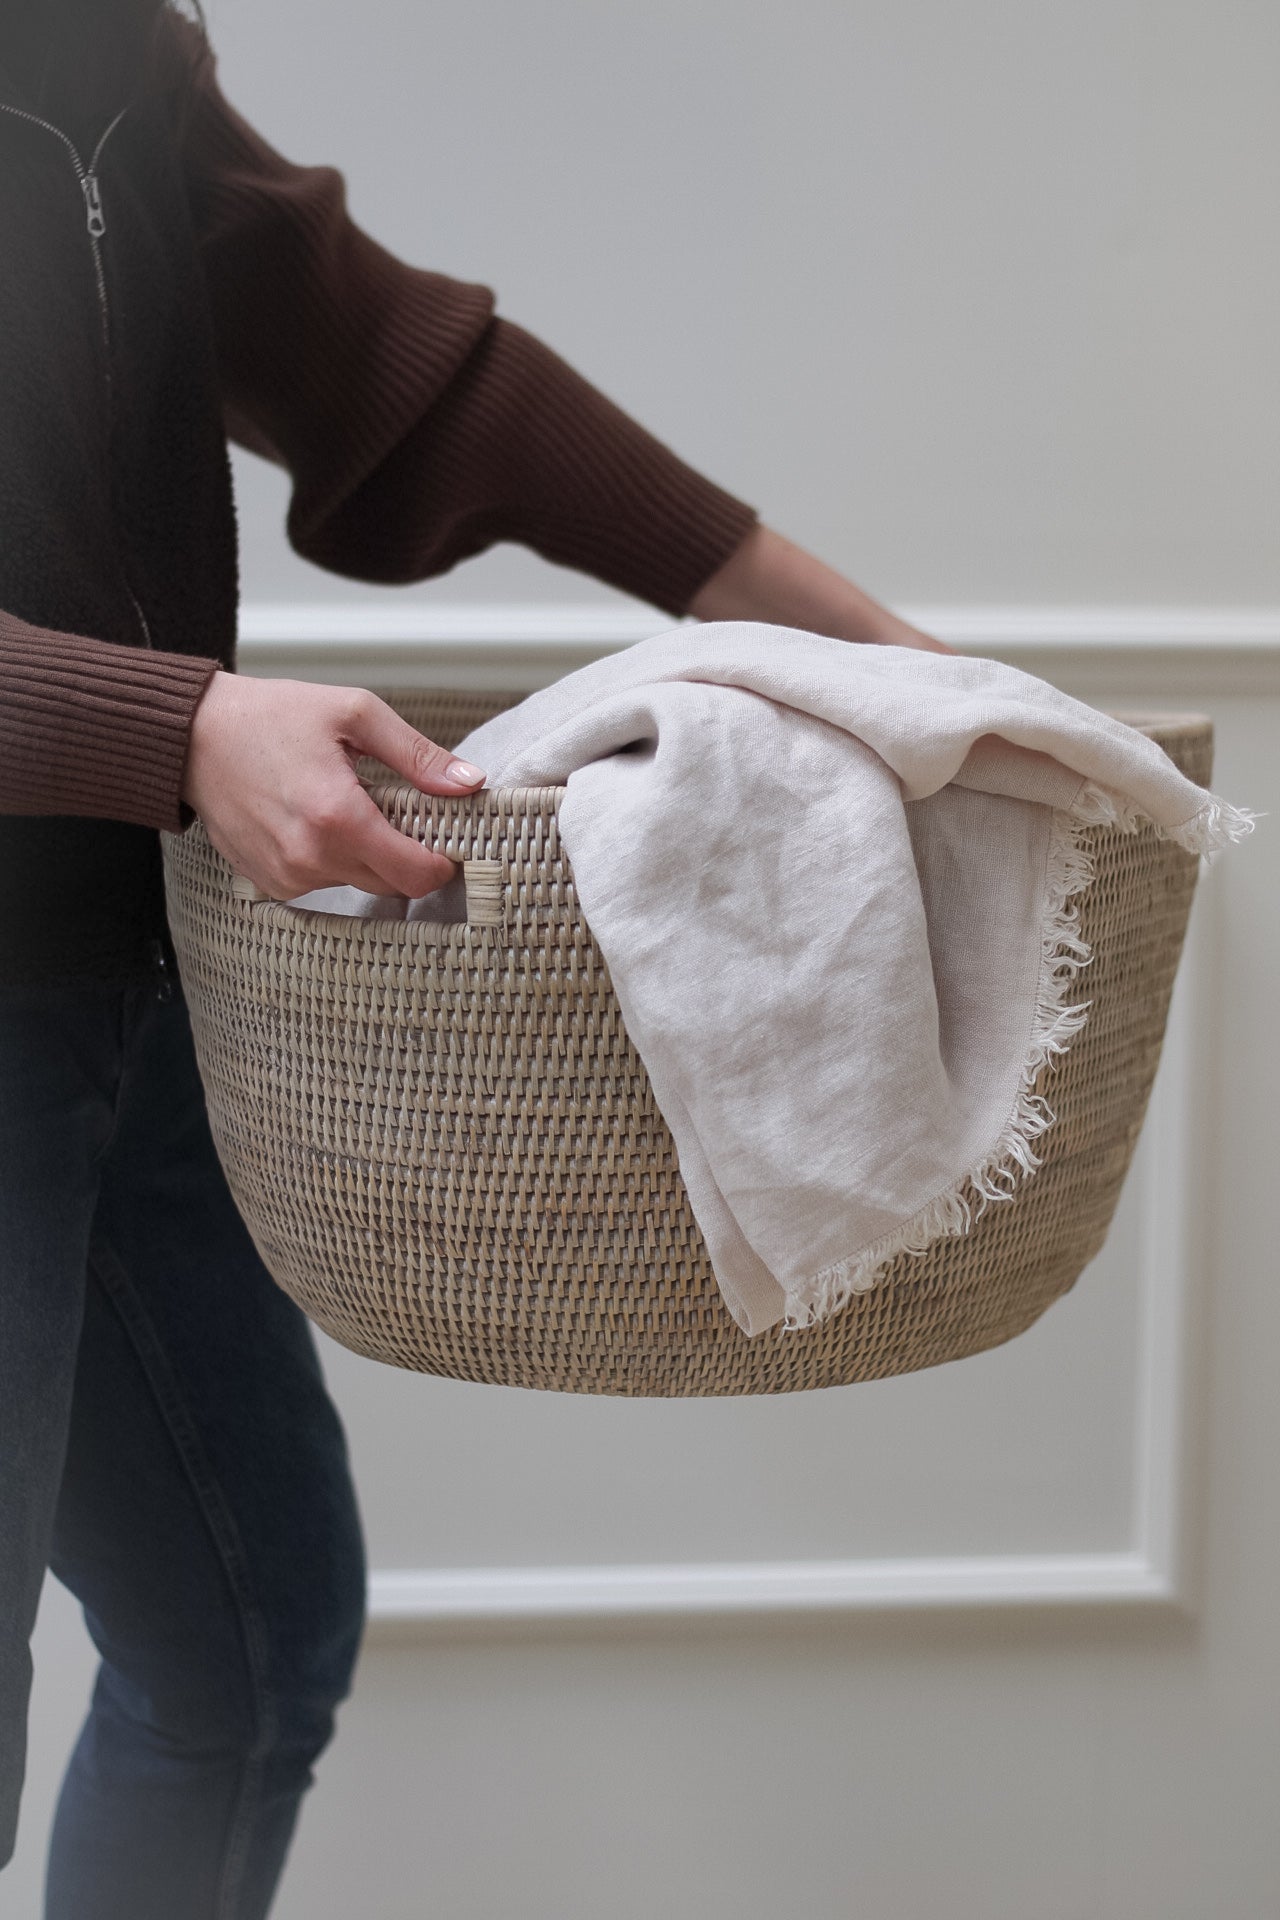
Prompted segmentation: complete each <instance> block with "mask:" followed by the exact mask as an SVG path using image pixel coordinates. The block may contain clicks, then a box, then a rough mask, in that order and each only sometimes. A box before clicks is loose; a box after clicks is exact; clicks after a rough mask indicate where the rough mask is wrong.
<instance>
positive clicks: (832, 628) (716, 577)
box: [689, 526, 952, 653]
mask: <svg viewBox="0 0 1280 1920" xmlns="http://www.w3.org/2000/svg"><path fill="white" fill-rule="evenodd" d="M689 612H690V613H691V614H693V616H694V618H695V619H698V620H762V621H766V622H768V623H769V624H770V625H773V626H780V627H799V628H802V629H803V630H804V631H806V632H809V633H826V634H830V635H831V636H832V638H833V639H836V640H850V641H855V642H859V643H861V644H863V645H871V646H897V647H916V648H921V649H924V650H925V651H928V652H936V653H950V652H951V651H952V649H951V648H950V647H947V646H944V645H943V643H942V642H941V641H940V640H934V639H932V638H931V637H930V636H929V635H928V634H925V633H921V632H920V631H919V629H918V628H916V627H913V626H911V625H909V624H908V622H907V621H905V620H900V619H899V618H898V616H897V614H895V613H892V612H890V610H889V608H888V607H883V606H881V605H880V603H879V601H877V600H873V599H872V598H871V597H870V595H869V594H866V593H864V592H863V591H862V589H861V588H860V587H857V586H855V585H854V583H853V581H852V580H847V579H846V578H845V577H844V575H843V574H840V573H837V572H836V571H835V569H834V568H833V567H829V566H827V565H826V563H825V562H824V561H822V560H819V559H818V558H817V557H816V555H814V554H812V553H806V552H805V550H804V548H803V547H798V546H796V545H795V543H794V542H793V541H791V540H787V539H784V538H783V536H782V535H781V534H780V533H775V532H774V530H773V528H772V527H766V526H755V527H753V528H752V530H751V532H750V533H749V534H748V535H747V537H746V539H745V540H744V541H742V543H741V545H740V546H738V547H737V548H736V549H735V551H734V552H733V553H732V554H731V555H730V556H729V558H728V560H726V561H725V563H724V565H723V566H722V567H720V568H719V569H718V571H717V572H715V573H714V574H712V576H711V578H710V580H708V581H707V582H706V583H705V585H704V586H703V587H702V588H701V589H700V590H699V591H698V593H696V594H695V595H694V598H693V600H692V601H691V602H690V606H689Z"/></svg>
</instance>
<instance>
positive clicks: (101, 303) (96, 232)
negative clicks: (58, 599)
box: [0, 101, 154, 647]
mask: <svg viewBox="0 0 1280 1920" xmlns="http://www.w3.org/2000/svg"><path fill="white" fill-rule="evenodd" d="M128 111H129V109H128V107H127V106H126V107H121V109H120V111H119V113H118V114H117V115H116V117H115V119H114V120H113V121H112V122H111V124H110V125H109V126H108V127H107V128H106V130H105V132H104V133H103V135H102V137H101V139H100V140H99V141H98V144H97V146H96V147H95V148H94V150H93V157H92V158H91V160H90V161H89V164H88V166H87V167H86V166H85V164H84V161H83V160H82V159H81V158H80V152H79V149H78V148H77V147H76V145H75V142H74V141H72V140H70V139H68V137H67V135H66V134H65V133H64V132H63V131H62V129H61V127H55V126H54V124H53V122H52V121H51V120H42V119H41V117H40V115H39V114H37V113H28V112H27V111H26V109H25V108H24V107H12V106H9V105H8V104H7V103H6V102H4V101H0V113H10V114H12V115H13V116H14V118H15V119H16V120H28V121H30V123H31V125H32V126H33V127H43V128H44V130H45V132H46V133H51V134H52V135H53V137H54V139H55V140H60V141H61V142H62V144H63V146H64V147H65V148H66V150H67V152H68V153H69V154H70V155H71V164H72V166H73V167H74V168H75V170H76V179H77V180H78V181H79V182H80V192H81V194H82V195H83V196H84V208H85V226H86V228H87V230H88V234H89V247H90V250H91V252H92V254H93V274H94V282H95V284H96V286H97V289H98V316H99V320H100V322H101V326H102V364H103V372H104V376H105V379H106V385H107V403H108V412H109V416H113V415H114V405H115V381H114V378H113V375H112V371H111V308H110V304H109V302H108V300H107V276H106V273H105V272H104V270H103V265H102V237H103V235H104V234H105V233H106V231H107V222H106V217H105V215H104V213H103V211H102V188H101V185H100V183H99V180H98V162H99V161H100V160H101V158H102V149H103V148H104V147H105V146H106V144H107V141H108V140H109V139H110V138H111V136H112V134H113V133H114V132H115V130H116V128H117V127H118V126H119V125H120V122H121V121H122V120H123V119H124V117H125V115H126V113H128ZM120 573H121V578H122V579H123V580H124V589H125V592H126V593H127V594H128V596H129V599H130V600H131V601H132V603H133V610H134V612H135V614H136V615H137V617H138V625H139V627H140V628H141V630H142V640H143V644H144V646H148V647H149V646H152V645H153V644H154V642H153V641H152V638H151V629H150V627H149V626H148V625H147V616H146V614H145V613H144V612H143V611H142V608H141V607H140V606H139V604H138V597H137V595H136V594H135V593H134V591H133V588H132V586H131V585H130V583H129V577H128V574H127V573H126V572H125V566H124V561H123V559H122V560H121V562H120Z"/></svg>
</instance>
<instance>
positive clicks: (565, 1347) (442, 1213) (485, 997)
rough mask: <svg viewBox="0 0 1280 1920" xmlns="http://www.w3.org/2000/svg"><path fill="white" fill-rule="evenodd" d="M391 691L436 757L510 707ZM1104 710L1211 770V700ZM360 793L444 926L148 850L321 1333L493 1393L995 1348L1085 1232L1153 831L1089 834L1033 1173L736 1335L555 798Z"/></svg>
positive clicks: (1148, 1002) (1174, 895)
mask: <svg viewBox="0 0 1280 1920" xmlns="http://www.w3.org/2000/svg"><path fill="white" fill-rule="evenodd" d="M387 697H388V698H389V699H390V700H391V702H392V704H394V705H395V706H396V707H397V708H398V709H399V710H400V711H401V712H402V713H403V714H404V715H405V716H406V717H407V718H408V719H410V720H411V721H412V722H413V724H414V725H415V726H417V727H418V728H419V729H420V730H421V731H422V732H424V733H426V734H428V735H429V736H431V737H432V738H433V739H436V740H439V741H440V742H441V743H442V744H444V745H447V746H452V745H454V744H456V743H457V741H458V740H460V739H461V738H462V736H463V735H464V734H465V733H466V732H467V731H469V730H470V728H472V727H473V726H475V725H477V724H478V723H479V722H480V721H481V720H483V719H485V718H487V717H489V715H491V714H492V713H495V712H497V711H499V710H500V709H501V708H503V707H505V706H508V705H510V704H511V702H512V701H513V700H514V699H516V698H518V697H519V696H518V695H507V696H503V695H497V694H490V695H479V694H477V695H474V696H473V695H461V694H456V693H455V694H440V693H429V692H414V693H396V694H391V695H388V696H387ZM1125 717H1126V718H1128V719H1130V720H1131V721H1132V722H1133V724H1135V725H1140V726H1141V727H1142V729H1143V731H1145V732H1147V733H1149V734H1150V735H1151V736H1152V737H1153V738H1155V739H1156V740H1158V741H1159V742H1160V744H1161V745H1162V746H1163V747H1164V748H1165V750H1166V752H1168V753H1169V754H1170V756H1171V757H1172V758H1173V760H1174V761H1175V762H1176V763H1177V765H1178V766H1179V767H1180V768H1181V769H1182V770H1183V772H1185V773H1186V774H1188V775H1189V776H1190V778H1191V779H1193V780H1195V781H1197V782H1199V783H1201V784H1207V783H1208V779H1209V774H1210V766H1211V758H1212V729H1211V727H1210V725H1209V722H1208V721H1207V720H1204V719H1202V718H1200V717H1198V716H1181V715H1176V716H1169V717H1164V716H1161V717H1158V718H1143V719H1139V718H1136V717H1134V716H1125ZM366 771H372V769H366ZM375 791H376V793H377V795H378V798H379V802H380V804H381V806H382V808H383V810H384V812H385V813H386V815H387V817H388V818H389V819H391V820H393V821H394V822H395V823H396V824H397V825H398V826H400V827H401V828H402V829H404V830H405V831H407V832H412V833H415V834H417V835H419V836H420V837H429V838H430V839H431V841H432V842H433V843H434V844H435V845H437V846H439V847H440V848H441V849H442V850H443V851H444V852H446V853H448V854H449V855H450V857H451V858H453V859H455V860H459V861H462V862H464V863H465V874H466V896H467V897H466V912H467V919H466V921H465V922H463V923H461V924H441V925H432V924H416V923H414V924H407V923H401V922H385V923H379V922H371V921H365V920H354V919H346V918H341V917H339V916H337V915H331V914H314V913H307V912H302V911H299V910H297V909H294V908H291V907H288V906H285V905H282V904H279V903H276V902H262V901H257V902H254V901H253V900H251V899H247V898H245V897H243V889H242V888H240V887H238V886H237V884H236V883H234V882H233V876H232V874H231V872H230V869H229V868H228V867H227V865H226V864H225V862H224V861H223V860H222V859H221V858H220V856H219V855H218V854H216V853H215V852H214V851H213V849H212V848H211V846H210V845H209V842H208V840H207V839H206V838H205V837H204V835H203V833H202V831H201V830H200V828H199V826H198V825H197V826H196V827H193V828H192V830H191V831H190V832H189V833H188V834H186V835H185V836H183V837H182V838H181V839H175V838H166V845H165V862H166V871H167V879H168V890H169V915H170V921H171V924H172V928H173V936H174V943H175V946H176V949H177V953H178V959H179V965H180V968H181V973H182V979H183V982H184V986H185V989H186V994H187V998H188V1001H189V1004H190V1008H191V1016H192V1024H193V1028H194V1033H195V1043H196V1051H197V1055H198V1058H199V1062H200V1070H201V1074H202V1077H203V1080H204V1085H205V1089H206V1093H207V1096H208V1103H209V1115H210V1120H211V1123H212V1127H213V1134H214V1138H215V1141H216V1142H217V1147H218V1152H219V1154H220V1156H221V1159H222V1163H223V1166H224V1167H225V1169H226V1173H227V1177H228V1180H229V1181H230V1184H231V1189H232V1192H233V1193H234V1195H235V1198H236V1201H237V1204H238V1205H239V1207H240V1210H241V1212H242V1213H243V1215H244V1217H245V1220H246V1221H247V1223H248V1225H249V1229H250V1231H251V1233H252V1234H253V1237H254V1240H255V1242H256V1243H257V1246H258V1248H259V1249H260V1251H261V1253H262V1256H263V1259H264V1260H265V1261H266V1264H267V1266H268V1267H269V1268H270V1270H271V1272H272V1273H273V1274H274V1276H275V1278H276V1279H277V1281H278V1282H279V1283H280V1285H281V1286H282V1287H284V1288H285V1289H286V1290H287V1291H288V1292H289V1293H290V1294H291V1295H292V1296H293V1297H294V1298H295V1299H296V1300H297V1301H298V1302H299V1304H300V1305H301V1306H302V1307H303V1308H304V1309H305V1311H306V1312H307V1313H308V1314H309V1315H310V1316H311V1318H312V1319H313V1320H315V1321H316V1322H317V1323H318V1324H319V1325H320V1326H321V1327H323V1328H324V1329H325V1331H326V1332H327V1333H329V1334H331V1335H332V1336H333V1337H334V1339H336V1340H339V1341H341V1342H343V1344H344V1345H346V1346H348V1347H352V1348H354V1349H355V1350H356V1351H357V1352H358V1353H363V1354H367V1355H370V1356H371V1357H372V1358H374V1359H377V1360H384V1361H388V1362H390V1363H391V1364H393V1365H395V1366H400V1367H410V1368H416V1369H418V1370H420V1371H422V1372H425V1373H436V1374H445V1375H450V1376H453V1377H455V1378H461V1379H465V1380H484V1381H493V1382H498V1383H500V1384H504V1385H508V1386H522V1387H544V1388H552V1389H555V1390H557V1391H560V1392H576V1393H612V1394H631V1395H640V1394H654V1395H691V1394H735V1393H780V1392H784V1391H788V1390H790V1389H794V1388H801V1387H823V1386H833V1385H838V1384H844V1383H848V1382H851V1381H857V1380H869V1379H875V1378H879V1377H882V1376H884V1375H888V1374H895V1373H905V1372H909V1371H910V1370H912V1369H914V1368H919V1367H929V1366H936V1365H937V1364H938V1363H939V1362H941V1361H944V1360H955V1359H959V1358H960V1357H962V1356H963V1355H965V1354H971V1353H977V1352H980V1351H981V1350H982V1349H984V1348H987V1347H991V1346H995V1345H997V1344H998V1343H999V1342H1001V1341H1004V1340H1008V1339H1010V1338H1011V1337H1012V1336H1013V1335H1015V1334H1017V1333H1020V1332H1021V1331H1022V1330H1023V1329H1024V1328H1025V1327H1027V1326H1029V1325H1030V1324H1031V1322H1032V1321H1034V1320H1035V1319H1036V1318H1037V1317H1038V1316H1039V1315H1040V1314H1041V1313H1043V1312H1044V1310H1045V1308H1046V1307H1047V1306H1048V1305H1049V1304H1050V1302H1051V1301H1053V1300H1055V1299H1057V1297H1058V1296H1059V1295H1060V1294H1062V1293H1063V1292H1065V1291H1066V1289H1067V1288H1069V1287H1070V1286H1071V1285H1072V1283H1073V1282H1074V1281H1075V1280H1076V1278H1077V1277H1078V1275H1079V1274H1080V1273H1081V1271H1082V1270H1083V1268H1084V1267H1085V1266H1086V1264H1087V1263H1088V1261H1089V1260H1090V1259H1092V1257H1093V1256H1094V1254H1096V1253H1097V1251H1098V1249H1099V1248H1100V1247H1101V1245H1102V1243H1103V1240H1104V1238H1105V1236H1106V1232H1107V1228H1108V1226H1109V1224H1110V1221H1111V1217H1112V1214H1113V1212H1114V1210H1115V1205H1116V1201H1117V1199H1118V1197H1119V1193H1120V1188H1121V1184H1122V1182H1123V1179H1124V1176H1125V1173H1126V1170H1127V1168H1128V1166H1129V1162H1130V1159H1131V1157H1132V1153H1133V1148H1134V1144H1135V1142H1136V1140H1137V1136H1138V1130H1139V1128H1140V1126H1141V1124H1142V1118H1143V1114H1144V1111H1145V1109H1146V1104H1147V1097H1148V1094H1149V1092H1150V1088H1151V1083H1152V1079H1153V1076H1154V1074H1155V1069H1156V1064H1157V1061H1158V1059H1159V1055H1160V1047H1161V1041H1162V1038H1163V1034H1164V1026H1165V1018H1166V1014H1167V1011H1168V1005H1169V996H1170V992H1171V989H1172V985H1173V978H1174V973H1175V970H1176V968H1177V964H1178V957H1179V953H1180V951H1181V947H1182V941H1183V935H1184V932H1185V929H1186V922H1187V915H1188V911H1189V909H1190V905H1191V898H1192V894H1193V891H1194V888H1195V882H1196V875H1197V870H1198V861H1197V859H1196V858H1195V856H1193V855H1191V854H1188V853H1185V852H1184V851H1183V850H1182V849H1181V848H1179V847H1177V846H1176V845H1174V844H1173V842H1171V841H1168V840H1160V839H1157V837H1156V835H1155V834H1154V833H1153V832H1151V831H1149V830H1146V831H1143V832H1140V833H1137V834H1132V833H1131V834H1124V833H1120V832H1118V831H1112V830H1103V829H1097V830H1095V831H1094V853H1095V862H1096V874H1097V877H1096V880H1095V882H1094V884H1093V886H1092V887H1091V889H1090V890H1089V892H1088V893H1087V894H1086V895H1085V896H1084V901H1083V910H1082V915H1081V928H1082V932H1083V934H1084V937H1085V938H1086V939H1088V940H1089V941H1090V942H1091V943H1092V944H1093V946H1094V950H1095V958H1094V961H1093V965H1092V966H1091V968H1090V969H1089V972H1088V974H1087V975H1085V976H1083V979H1082V988H1083V989H1085V990H1087V997H1088V998H1089V999H1090V1000H1091V1002H1092V1007H1091V1011H1090V1015H1089V1020H1088V1024H1087V1026H1086V1027H1085V1029H1084V1031H1083V1033H1082V1034H1081V1035H1080V1037H1079V1038H1078V1039H1077V1040H1076V1041H1075V1042H1074V1044H1073V1046H1072V1048H1071V1051H1070V1052H1069V1053H1068V1054H1067V1055H1066V1056H1065V1058H1064V1060H1063V1061H1062V1062H1061V1063H1060V1064H1059V1065H1058V1066H1057V1068H1056V1069H1055V1070H1054V1071H1052V1072H1051V1074H1050V1075H1049V1077H1048V1082H1047V1091H1048V1092H1049V1094H1050V1099H1051V1104H1052V1106H1053V1108H1054V1110H1055V1112H1056V1114H1057V1116H1058V1118H1057V1124H1056V1125H1055V1126H1054V1127H1052V1128H1051V1129H1050V1130H1049V1132H1048V1133H1047V1134H1046V1135H1045V1136H1044V1137H1043V1139H1042V1141H1041V1142H1040V1143H1039V1146H1040V1150H1041V1152H1042V1156H1043V1165H1042V1166H1041V1168H1040V1170H1039V1172H1038V1173H1036V1174H1035V1175H1034V1176H1033V1177H1031V1178H1030V1179H1028V1180H1026V1181H1025V1182H1024V1183H1023V1184H1022V1185H1021V1186H1020V1187H1019V1189H1018V1190H1017V1192H1016V1195H1015V1197H1014V1198H1012V1199H1011V1200H1009V1201H1007V1202H1004V1203H1001V1204H999V1205H994V1206H991V1207H990V1208H988V1210H987V1211H986V1213H985V1214H983V1215H982V1216H981V1217H980V1218H979V1219H978V1220H977V1221H976V1223H975V1224H974V1226H973V1227H972V1229H971V1230H970V1232H969V1233H968V1234H967V1235H966V1236H964V1237H962V1238H948V1239H943V1240H939V1241H938V1242H936V1243H935V1245H934V1246H933V1248H932V1249H931V1251H930V1252H929V1253H928V1254H927V1255H925V1256H923V1257H911V1256H903V1257H902V1258H901V1259H899V1260H898V1261H897V1262H896V1263H895V1264H894V1265H893V1266H892V1267H891V1268H890V1269H889V1270H888V1272H887V1274H886V1275H885V1277H884V1278H883V1279H882V1280H881V1281H879V1282H878V1283H877V1284H876V1285H875V1286H874V1287H873V1288H871V1289H870V1290H869V1291H868V1292H866V1293H864V1294H860V1295H858V1296H856V1297H855V1299H854V1300H853V1301H852V1302H851V1303H850V1304H849V1305H848V1306H846V1307H845V1308H844V1309H843V1310H842V1311H841V1312H840V1313H838V1314H837V1315H835V1316H834V1317H833V1318H832V1319H830V1320H829V1321H827V1322H825V1323H824V1324H821V1325H819V1326H817V1327H814V1328H811V1329H807V1330H805V1331H803V1332H790V1333H788V1332H784V1331H780V1330H778V1331H774V1332H771V1333H766V1334H763V1335H760V1336H758V1337H757V1338H755V1339H752V1340H748V1339H747V1338H746V1337H745V1336H744V1335H743V1334H742V1333H741V1332H740V1331H739V1329H738V1327H737V1326H736V1325H735V1323H734V1322H733V1321H732V1320H731V1319H730V1317H729V1314H728V1313H727V1311H726V1309H725V1307H724V1304H723V1302H722V1300H721V1297H720V1293H719V1291H718V1289H717V1286H716V1282H715V1278H714V1275H713V1273H712V1270H711V1265H710V1262H709V1260H708V1257H707V1253H706V1249H705V1247H704V1244H703V1241H702V1237H701V1235H700V1233H699V1231H698V1228H697V1225H696V1223H695V1221H694V1219H693V1215H692V1213H691V1211H690V1208H689V1203H688V1199H687V1196H686V1194H685V1191H684V1186H683V1183H682V1182H681V1179H680V1175H679V1171H678V1169H677V1164H676V1155H675V1149H674V1145H673V1142H672V1140H671V1136H670V1134H669V1133H668V1131H667V1128H666V1126H665V1124H664V1122H663V1120H662V1117H661V1115H660V1113H659V1112H658V1109H657V1107H656V1105H655V1102H654V1098H653V1094H652V1090H651V1088H650V1086H649V1082H648V1078H647V1076H646V1074H645V1071H644V1068H643V1066H642V1065H641V1062H640V1060H639V1058H638V1056H637V1055H636V1053H635V1050H634V1048H633V1047H632V1045H631V1043H630V1041H629V1039H628V1037H627V1034H626V1031H625V1029H624V1027H623V1024H622V1019H621V1016H620V1014H619V1011H618V1006H617V1002H616V1000H615V998H614V995H613V992H612V989H611V987H610V983H609V976H608V971H607V969H606V967H605V964H604V961H603V958H602V956H601V954H600V952H599V949H598V948H597V946H596V944H595V942H594V940H593V939H592V936H591V933H590V931H589V930H588V928H587V926H586V923H585V922H584V920H583V918H582V915H581V913H580V912H579V910H578V906H577V902H576V899H575V896H574V888H573V878H572V875H571V873H570V870H569V866H568V863H567V861H566V859H565V857H564V855H563V853H562V852H561V849H560V844H559V839H558V834H557V807H558V804H559V800H560V791H559V790H555V789H542V790H531V791H520V790H512V791H501V790H500V791H497V792H486V793H482V794H479V795H476V796H474V797H472V798H469V799H459V800H432V799H427V798H424V797H423V796H422V795H420V794H418V793H416V792H414V791H413V790H412V789H410V788H408V787H405V786H402V785H399V786H398V785H386V786H376V787H375Z"/></svg>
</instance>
